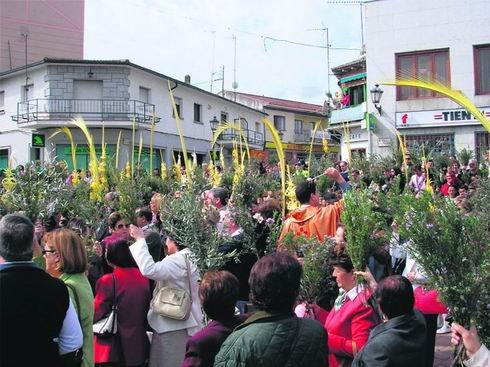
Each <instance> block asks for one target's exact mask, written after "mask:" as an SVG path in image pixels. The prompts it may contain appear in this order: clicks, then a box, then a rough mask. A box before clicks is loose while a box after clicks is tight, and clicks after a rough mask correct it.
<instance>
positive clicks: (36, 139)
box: [32, 134, 46, 148]
mask: <svg viewBox="0 0 490 367" xmlns="http://www.w3.org/2000/svg"><path fill="white" fill-rule="evenodd" d="M45 145H46V135H44V134H32V147H33V148H44V146H45Z"/></svg>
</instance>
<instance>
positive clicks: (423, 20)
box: [366, 0, 490, 158]
mask: <svg viewBox="0 0 490 367" xmlns="http://www.w3.org/2000/svg"><path fill="white" fill-rule="evenodd" d="M366 40H367V82H368V89H372V88H373V87H374V86H375V84H380V87H381V89H382V90H383V91H384V93H383V95H382V99H381V108H382V112H381V114H379V113H376V119H377V121H376V125H375V127H374V131H373V133H372V134H371V138H370V139H371V142H370V143H371V144H370V146H371V149H370V152H371V153H379V154H382V155H385V154H388V153H389V152H390V151H391V145H392V144H394V145H395V146H396V137H395V129H397V130H398V131H399V132H400V133H401V134H402V135H403V136H404V138H405V139H406V141H407V146H408V148H409V149H412V150H413V149H417V147H420V146H421V145H424V146H425V147H426V148H429V149H430V152H432V153H433V154H448V155H452V154H454V153H455V151H461V150H462V149H468V150H471V151H473V152H474V155H475V156H476V157H477V158H480V157H481V156H482V155H483V154H485V152H486V151H487V150H488V148H489V147H488V146H489V134H488V132H487V131H486V130H485V129H484V127H483V126H482V125H481V123H479V122H478V121H476V120H475V118H474V117H473V116H471V115H470V114H469V113H467V112H466V111H465V110H464V109H463V108H462V107H461V106H459V105H458V104H456V103H455V102H452V101H451V100H449V99H448V98H445V97H443V96H440V95H437V94H436V93H433V92H430V91H425V90H421V89H415V88H397V87H392V86H386V85H382V83H383V82H390V81H394V80H395V79H396V78H397V76H400V75H401V76H415V77H418V78H422V79H426V80H437V81H439V82H441V83H444V84H446V85H449V86H450V87H451V88H452V89H454V90H460V91H462V92H463V93H464V94H465V95H466V96H467V97H468V98H469V99H470V100H471V101H472V102H473V103H474V104H475V105H476V106H477V107H478V108H479V109H480V110H481V111H482V112H484V113H485V114H486V116H487V117H489V116H490V2H489V1H487V0H472V1H460V0H431V1H426V0H412V1H405V0H390V1H379V2H367V3H366ZM368 104H369V110H370V111H375V108H374V106H373V104H372V102H371V100H370V99H369V98H368Z"/></svg>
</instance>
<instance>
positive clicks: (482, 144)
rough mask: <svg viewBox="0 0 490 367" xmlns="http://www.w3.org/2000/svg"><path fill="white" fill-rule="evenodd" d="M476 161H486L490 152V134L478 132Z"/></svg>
mask: <svg viewBox="0 0 490 367" xmlns="http://www.w3.org/2000/svg"><path fill="white" fill-rule="evenodd" d="M475 148H476V149H475V150H476V159H478V160H479V161H480V162H483V161H485V157H486V155H487V154H488V153H487V152H489V151H490V134H489V133H487V132H478V133H476V134H475Z"/></svg>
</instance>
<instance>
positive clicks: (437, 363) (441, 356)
mask: <svg viewBox="0 0 490 367" xmlns="http://www.w3.org/2000/svg"><path fill="white" fill-rule="evenodd" d="M452 354H453V348H452V346H451V334H441V335H437V339H436V354H435V358H434V367H448V366H450V365H451V361H452Z"/></svg>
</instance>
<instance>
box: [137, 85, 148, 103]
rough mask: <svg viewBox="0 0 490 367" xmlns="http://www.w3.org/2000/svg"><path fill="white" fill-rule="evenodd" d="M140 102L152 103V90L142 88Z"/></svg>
mask: <svg viewBox="0 0 490 367" xmlns="http://www.w3.org/2000/svg"><path fill="white" fill-rule="evenodd" d="M139 100H140V101H141V102H144V103H150V89H148V88H145V87H140V95H139Z"/></svg>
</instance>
